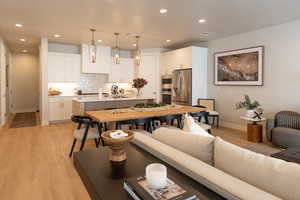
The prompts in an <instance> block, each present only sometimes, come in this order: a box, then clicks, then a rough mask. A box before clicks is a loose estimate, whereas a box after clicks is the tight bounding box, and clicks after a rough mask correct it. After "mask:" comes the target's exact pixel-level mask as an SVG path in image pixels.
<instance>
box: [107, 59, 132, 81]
mask: <svg viewBox="0 0 300 200" xmlns="http://www.w3.org/2000/svg"><path fill="white" fill-rule="evenodd" d="M133 78H134V63H133V59H132V58H121V62H120V64H112V65H111V73H110V75H109V82H118V83H129V82H131V81H132V80H133Z"/></svg>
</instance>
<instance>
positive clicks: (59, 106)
mask: <svg viewBox="0 0 300 200" xmlns="http://www.w3.org/2000/svg"><path fill="white" fill-rule="evenodd" d="M63 107H64V103H63V101H62V100H61V99H57V101H50V102H49V121H60V120H64V112H63Z"/></svg>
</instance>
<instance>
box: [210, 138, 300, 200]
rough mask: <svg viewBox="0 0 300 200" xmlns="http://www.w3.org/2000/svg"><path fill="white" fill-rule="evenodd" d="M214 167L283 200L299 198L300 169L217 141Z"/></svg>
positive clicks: (220, 140)
mask: <svg viewBox="0 0 300 200" xmlns="http://www.w3.org/2000/svg"><path fill="white" fill-rule="evenodd" d="M214 163H215V167H216V168H218V169H220V170H222V171H224V172H226V173H228V174H231V175H232V176H235V177H237V178H239V179H241V180H243V181H245V182H248V183H250V184H252V185H254V186H256V187H258V188H261V189H262V190H265V191H267V192H269V193H272V194H274V195H276V196H278V197H281V198H283V199H286V200H298V199H299V197H300V165H298V164H295V163H289V162H285V161H283V160H279V159H276V158H272V157H269V156H265V155H262V154H258V153H255V152H252V151H249V150H246V149H243V148H241V147H238V146H236V145H233V144H230V143H228V142H225V141H223V140H222V139H221V138H219V137H217V138H216V139H215V144H214Z"/></svg>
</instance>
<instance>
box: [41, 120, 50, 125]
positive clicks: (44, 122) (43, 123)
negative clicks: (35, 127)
mask: <svg viewBox="0 0 300 200" xmlns="http://www.w3.org/2000/svg"><path fill="white" fill-rule="evenodd" d="M41 125H42V126H48V125H49V121H46V120H43V121H42V123H41Z"/></svg>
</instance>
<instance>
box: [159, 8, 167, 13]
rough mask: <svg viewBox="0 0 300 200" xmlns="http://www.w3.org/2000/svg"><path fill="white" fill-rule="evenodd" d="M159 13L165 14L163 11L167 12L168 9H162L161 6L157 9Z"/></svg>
mask: <svg viewBox="0 0 300 200" xmlns="http://www.w3.org/2000/svg"><path fill="white" fill-rule="evenodd" d="M159 12H160V13H161V14H165V13H167V12H168V10H167V9H164V8H162V9H160V11H159Z"/></svg>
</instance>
